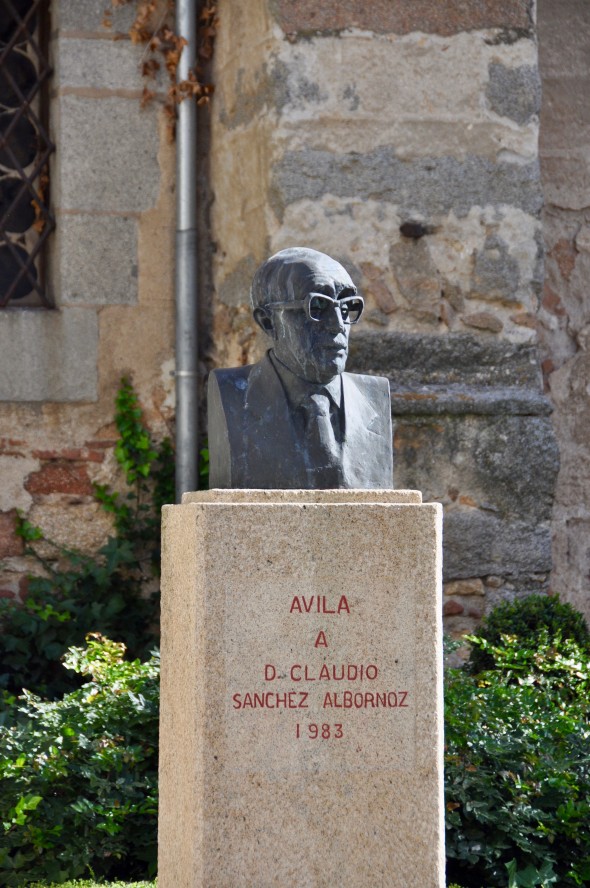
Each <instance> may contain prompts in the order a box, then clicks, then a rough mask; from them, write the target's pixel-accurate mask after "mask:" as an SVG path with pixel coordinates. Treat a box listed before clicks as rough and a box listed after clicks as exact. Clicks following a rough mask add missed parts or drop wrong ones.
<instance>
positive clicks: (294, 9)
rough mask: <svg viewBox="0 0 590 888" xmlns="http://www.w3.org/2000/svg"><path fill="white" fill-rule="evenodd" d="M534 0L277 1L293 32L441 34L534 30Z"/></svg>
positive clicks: (283, 25)
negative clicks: (480, 0) (479, 0)
mask: <svg viewBox="0 0 590 888" xmlns="http://www.w3.org/2000/svg"><path fill="white" fill-rule="evenodd" d="M531 8H532V3H531V0H493V2H491V3H489V2H488V3H465V2H462V0H447V2H445V3H444V4H443V3H440V2H439V0H417V2H416V0H413V2H408V0H372V2H371V3H367V2H366V0H324V2H322V3H321V4H318V3H317V2H314V0H276V2H275V4H274V10H275V15H276V17H277V19H278V22H279V24H280V26H281V28H282V29H283V31H285V32H286V33H287V34H290V35H291V34H294V35H295V34H300V35H301V36H302V37H309V35H310V34H316V33H318V32H319V33H321V32H327V33H333V32H334V31H342V30H345V29H347V28H360V29H362V30H364V31H374V32H376V33H378V34H383V33H393V34H406V33H408V32H410V31H423V32H427V33H436V34H441V35H448V34H455V33H457V32H459V31H471V30H481V29H483V28H501V29H503V30H504V29H505V30H509V29H516V31H517V32H518V33H527V34H528V33H530V32H531V29H532V22H531Z"/></svg>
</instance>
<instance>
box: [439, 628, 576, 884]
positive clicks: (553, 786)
mask: <svg viewBox="0 0 590 888" xmlns="http://www.w3.org/2000/svg"><path fill="white" fill-rule="evenodd" d="M471 643H472V645H473V646H474V648H475V649H479V650H480V651H481V652H482V653H485V654H487V655H489V656H490V657H491V659H492V662H493V664H494V668H493V669H492V670H490V671H487V672H481V673H479V674H478V675H471V674H469V671H468V670H461V669H450V670H448V672H447V677H446V692H445V709H446V721H445V730H446V754H445V765H446V813H447V873H448V877H449V879H455V880H457V881H458V882H459V883H460V884H461V885H463V886H465V888H480V886H482V885H485V886H486V888H493V886H498V888H506V886H508V888H518V886H522V888H527V886H530V888H535V886H539V888H544V886H549V885H554V886H558V888H570V886H571V888H573V886H582V885H588V884H589V883H590V830H588V822H589V818H590V756H589V755H588V748H589V742H590V724H589V721H590V655H589V652H588V648H587V647H586V646H584V647H581V646H579V645H578V644H576V643H575V642H574V641H572V640H566V641H560V640H559V638H558V637H552V636H551V635H550V633H549V631H548V630H547V629H542V630H541V631H540V632H539V633H538V634H537V636H536V637H535V638H534V644H530V643H529V644H527V643H525V642H524V641H523V637H522V635H521V636H520V637H517V636H515V635H513V636H504V637H503V638H501V639H500V643H499V644H498V645H493V644H491V643H490V642H489V641H488V640H487V639H485V638H482V639H479V638H471Z"/></svg>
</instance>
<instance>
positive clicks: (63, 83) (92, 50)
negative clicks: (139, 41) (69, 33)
mask: <svg viewBox="0 0 590 888" xmlns="http://www.w3.org/2000/svg"><path fill="white" fill-rule="evenodd" d="M144 57H145V48H144V47H143V46H139V45H136V44H133V43H131V41H130V40H82V39H79V38H78V39H76V38H70V39H62V40H60V41H59V42H58V45H57V58H58V68H57V83H58V85H59V87H61V88H63V87H83V88H86V89H99V90H107V89H121V90H129V91H131V90H136V91H137V92H138V94H139V93H141V91H142V90H143V86H144V80H143V77H142V75H141V64H142V61H143V60H144Z"/></svg>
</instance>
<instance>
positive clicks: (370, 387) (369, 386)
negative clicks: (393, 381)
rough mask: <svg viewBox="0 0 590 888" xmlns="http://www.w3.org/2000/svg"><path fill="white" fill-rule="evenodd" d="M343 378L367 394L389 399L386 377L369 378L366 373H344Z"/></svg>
mask: <svg viewBox="0 0 590 888" xmlns="http://www.w3.org/2000/svg"><path fill="white" fill-rule="evenodd" d="M344 376H346V377H348V378H349V379H350V380H351V382H353V383H354V384H355V385H357V386H358V387H359V388H360V389H362V390H363V391H364V392H366V393H367V394H375V395H387V397H389V379H387V377H386V376H369V375H368V374H366V373H345V374H344Z"/></svg>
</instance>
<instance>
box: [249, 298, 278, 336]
mask: <svg viewBox="0 0 590 888" xmlns="http://www.w3.org/2000/svg"><path fill="white" fill-rule="evenodd" d="M254 320H255V321H256V323H257V324H258V326H259V327H260V329H261V330H264V332H265V333H266V335H267V336H272V337H274V334H275V329H274V324H273V322H272V315H271V314H269V313H268V312H267V311H266V309H265V308H263V307H262V306H260V305H259V306H258V307H257V308H255V309H254Z"/></svg>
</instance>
